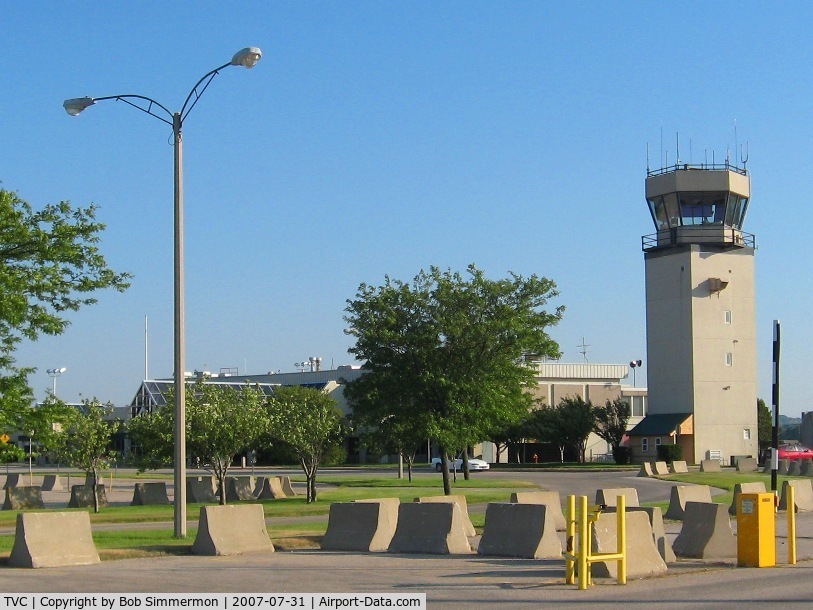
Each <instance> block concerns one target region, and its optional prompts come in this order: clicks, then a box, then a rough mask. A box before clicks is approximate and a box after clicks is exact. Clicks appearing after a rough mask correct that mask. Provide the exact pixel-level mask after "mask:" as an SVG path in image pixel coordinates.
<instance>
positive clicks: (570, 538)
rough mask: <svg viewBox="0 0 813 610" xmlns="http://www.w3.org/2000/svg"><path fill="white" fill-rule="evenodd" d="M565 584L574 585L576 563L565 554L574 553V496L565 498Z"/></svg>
mask: <svg viewBox="0 0 813 610" xmlns="http://www.w3.org/2000/svg"><path fill="white" fill-rule="evenodd" d="M565 535H566V539H565V553H566V554H565V582H566V583H567V584H569V585H575V584H576V562H574V561H573V559H571V558H570V557H569V556H568V555H567V553H575V552H576V545H575V539H576V496H568V497H567V531H566V533H565Z"/></svg>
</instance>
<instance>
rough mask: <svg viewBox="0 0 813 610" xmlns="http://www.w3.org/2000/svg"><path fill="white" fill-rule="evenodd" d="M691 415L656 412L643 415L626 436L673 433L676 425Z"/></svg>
mask: <svg viewBox="0 0 813 610" xmlns="http://www.w3.org/2000/svg"><path fill="white" fill-rule="evenodd" d="M691 416H692V414H691V413H657V414H651V415H647V416H646V417H644V419H642V420H641V422H640V423H639V424H638V425H637V426H635V427H634V428H633V429H632V430H630V431H629V432H627V436H655V435H659V434H660V435H666V434H674V433H675V431H676V430H677V428H678V426H680V424H682V423H683V422H685V421H686V420H687V419H689V418H690V417H691Z"/></svg>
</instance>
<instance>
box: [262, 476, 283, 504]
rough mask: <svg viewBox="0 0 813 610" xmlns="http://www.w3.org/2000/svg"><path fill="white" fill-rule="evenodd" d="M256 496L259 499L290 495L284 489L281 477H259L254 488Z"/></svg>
mask: <svg viewBox="0 0 813 610" xmlns="http://www.w3.org/2000/svg"><path fill="white" fill-rule="evenodd" d="M254 496H255V497H256V498H257V499H258V500H271V499H277V500H278V499H280V498H287V497H288V495H287V494H286V493H285V491H283V489H282V484H281V483H280V480H279V477H258V478H257V486H256V487H255V488H254Z"/></svg>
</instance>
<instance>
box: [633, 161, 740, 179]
mask: <svg viewBox="0 0 813 610" xmlns="http://www.w3.org/2000/svg"><path fill="white" fill-rule="evenodd" d="M692 169H701V170H706V171H712V172H724V171H731V172H735V173H737V174H740V175H742V176H747V175H748V170H746V169H745V168H744V167H738V166H736V165H732V164H731V163H729V162H728V161H726V162H725V163H675V164H674V165H669V166H667V167H661V168H660V169H649V168H647V170H646V176H647V178H649V177H651V176H660V175H662V174H671V173H672V172H678V171H688V170H692Z"/></svg>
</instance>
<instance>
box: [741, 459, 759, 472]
mask: <svg viewBox="0 0 813 610" xmlns="http://www.w3.org/2000/svg"><path fill="white" fill-rule="evenodd" d="M757 468H759V465H758V464H757V460H756V458H750V457H749V458H747V457H741V458H740V459H738V460H737V472H755V471H756V469H757Z"/></svg>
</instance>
